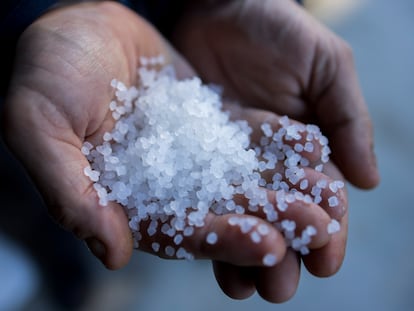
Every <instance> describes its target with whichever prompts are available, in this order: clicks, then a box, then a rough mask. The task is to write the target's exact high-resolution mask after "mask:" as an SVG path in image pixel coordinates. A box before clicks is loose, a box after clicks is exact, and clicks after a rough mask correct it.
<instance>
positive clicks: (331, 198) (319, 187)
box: [292, 168, 348, 220]
mask: <svg viewBox="0 0 414 311" xmlns="http://www.w3.org/2000/svg"><path fill="white" fill-rule="evenodd" d="M304 171H305V177H304V178H303V179H302V180H301V181H300V182H298V183H296V184H295V185H292V187H293V188H295V189H297V190H298V191H301V192H302V193H304V194H308V195H310V196H311V197H312V199H313V202H314V203H315V204H318V205H319V206H320V207H322V208H323V209H324V210H325V211H326V212H327V213H328V215H329V216H330V217H331V218H335V219H337V220H339V219H341V218H342V217H343V216H344V215H345V213H346V211H347V207H348V200H347V196H346V192H345V189H344V187H345V184H344V183H343V182H342V181H341V180H340V179H333V178H331V177H330V176H328V175H326V174H324V173H322V172H318V171H315V170H313V169H310V168H304Z"/></svg>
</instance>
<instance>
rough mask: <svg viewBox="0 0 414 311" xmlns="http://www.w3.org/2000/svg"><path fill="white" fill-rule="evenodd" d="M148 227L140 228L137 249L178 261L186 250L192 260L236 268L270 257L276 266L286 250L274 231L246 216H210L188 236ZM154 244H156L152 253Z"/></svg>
mask: <svg viewBox="0 0 414 311" xmlns="http://www.w3.org/2000/svg"><path fill="white" fill-rule="evenodd" d="M167 224H168V222H167ZM169 227H170V228H171V226H169ZM149 228H150V223H149V222H143V223H142V224H141V225H140V235H141V236H142V238H141V240H140V241H139V248H140V249H141V250H144V251H147V252H151V253H156V254H157V255H158V256H160V257H162V258H180V257H182V256H181V254H184V255H186V253H184V252H183V250H185V252H189V253H190V254H191V255H192V256H194V257H195V258H209V259H213V260H217V261H222V262H227V263H230V264H233V265H237V266H266V265H268V264H269V263H268V262H267V261H265V259H269V256H270V258H272V259H273V260H272V262H271V264H276V262H277V261H278V260H281V259H282V258H283V256H284V255H285V251H286V245H285V241H284V238H283V236H282V235H281V233H280V232H279V231H278V230H277V229H276V228H274V227H273V226H271V225H270V224H269V223H268V222H266V221H264V220H262V219H259V218H257V217H253V216H249V215H237V214H227V215H220V216H217V215H214V214H212V213H210V214H208V215H207V216H206V218H205V219H204V225H203V226H201V227H191V228H192V231H193V232H192V233H191V234H186V232H185V231H186V229H184V230H182V231H176V230H174V229H173V230H171V231H170V230H164V229H161V230H156V232H152V234H148V232H149V230H148V229H149ZM177 236H178V238H177ZM235 241H237V243H235ZM154 243H157V244H156V245H157V247H156V249H155V250H154V247H153V246H154ZM266 256H267V257H266ZM183 257H185V256H183Z"/></svg>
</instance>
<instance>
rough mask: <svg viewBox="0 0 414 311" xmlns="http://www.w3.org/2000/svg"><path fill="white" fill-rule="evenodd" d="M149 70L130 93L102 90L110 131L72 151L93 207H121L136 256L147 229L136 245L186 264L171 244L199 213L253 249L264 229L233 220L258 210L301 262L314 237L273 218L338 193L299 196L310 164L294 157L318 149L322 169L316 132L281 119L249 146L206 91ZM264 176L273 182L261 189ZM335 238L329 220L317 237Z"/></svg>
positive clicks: (325, 154)
mask: <svg viewBox="0 0 414 311" xmlns="http://www.w3.org/2000/svg"><path fill="white" fill-rule="evenodd" d="M142 63H143V64H144V65H146V64H150V65H157V66H158V65H162V58H150V59H147V58H143V59H142ZM150 65H146V66H142V67H140V68H139V69H138V74H139V78H140V83H139V87H138V88H137V87H135V86H132V87H126V86H125V85H124V84H123V83H122V82H120V81H117V80H113V81H112V82H111V85H112V86H113V87H114V88H116V98H115V99H114V101H112V102H111V103H110V104H109V109H110V110H111V111H112V116H113V118H114V119H115V120H116V123H115V127H114V128H113V130H112V131H111V132H107V133H105V134H104V136H103V143H102V144H101V145H99V146H93V145H92V144H90V143H89V142H85V143H84V145H83V146H82V152H83V154H84V155H85V156H86V157H87V159H88V161H89V163H90V166H88V167H86V168H85V170H84V173H85V174H86V175H87V176H88V177H89V178H90V179H91V180H92V181H93V182H94V187H95V189H96V191H97V194H98V197H99V201H100V204H101V205H106V204H107V203H108V201H114V202H117V203H119V204H121V205H122V206H124V208H125V211H126V213H127V215H128V217H129V220H130V222H129V226H130V228H131V230H132V232H133V234H134V239H135V242H136V245H135V246H136V247H139V242H140V240H141V239H142V236H143V232H141V230H144V228H143V226H140V225H141V224H142V222H143V221H145V222H146V224H148V223H149V225H146V226H145V230H146V232H145V235H147V236H153V235H154V234H156V233H158V234H159V233H162V234H165V235H168V236H169V237H171V241H173V243H172V245H167V246H165V245H163V248H164V249H163V250H162V251H163V252H164V253H165V254H166V255H168V256H171V257H177V258H187V259H191V258H192V254H191V253H190V252H188V251H187V250H185V249H184V248H183V247H180V244H181V242H182V241H183V239H184V238H185V237H188V236H191V235H192V233H193V231H194V228H195V227H201V226H203V225H204V220H205V217H206V215H207V214H208V213H214V214H216V215H223V214H228V213H231V214H234V215H233V216H232V217H230V218H229V225H231V226H239V227H240V230H241V231H242V232H243V233H246V234H249V235H250V237H251V239H252V241H253V242H255V243H260V241H261V239H262V236H265V235H266V234H267V233H268V230H269V228H268V227H267V226H256V225H257V221H255V219H254V218H243V217H240V216H239V215H240V214H244V213H249V212H255V211H258V210H259V209H260V210H262V211H263V212H264V214H265V215H266V218H267V221H268V222H269V223H270V224H272V225H274V226H275V227H276V228H278V229H279V230H280V231H281V232H282V233H283V234H284V236H285V239H286V242H287V244H288V245H289V246H290V247H292V248H293V249H295V250H297V251H299V252H301V253H302V254H307V253H308V252H309V249H308V248H307V245H308V244H309V242H310V241H311V237H312V236H313V235H315V234H316V229H315V228H314V227H313V226H311V225H309V226H307V227H306V228H305V229H304V230H303V231H302V232H301V234H300V235H299V236H297V235H295V232H296V224H295V222H294V221H293V220H286V219H285V220H279V218H278V211H285V210H286V209H287V208H288V205H289V203H292V202H294V201H304V202H306V203H311V202H314V203H316V204H319V203H320V202H321V201H322V197H321V192H322V189H323V188H325V187H329V188H330V189H331V191H332V193H333V194H334V193H336V192H337V191H338V189H340V188H342V187H343V186H344V184H343V182H341V181H335V182H331V183H329V184H327V181H326V180H320V181H319V182H318V183H317V185H315V186H313V188H312V191H309V190H308V191H306V193H305V192H302V191H301V190H305V189H308V187H310V185H309V182H308V180H307V179H306V175H305V171H304V169H303V168H304V167H307V166H310V161H309V160H308V159H307V158H306V157H304V156H303V155H301V154H302V153H303V152H302V151H307V152H312V151H313V149H314V147H315V146H314V143H319V144H320V149H321V158H320V161H319V162H318V163H317V164H314V166H313V168H314V169H315V170H317V171H322V169H323V164H324V163H326V162H328V160H329V153H330V150H329V147H328V140H327V139H326V137H324V136H323V135H322V134H321V132H320V130H319V128H318V127H317V126H315V125H298V124H296V123H295V124H293V123H291V122H290V120H289V119H288V118H287V117H283V118H281V120H280V128H279V129H278V130H277V131H275V132H274V131H273V130H272V127H271V125H270V124H268V123H263V124H262V126H261V129H262V132H263V137H262V139H261V140H260V142H258V143H256V144H254V143H253V142H252V141H251V140H250V134H251V131H252V130H251V128H250V127H249V125H248V123H247V122H246V121H243V120H240V121H231V120H230V118H229V113H228V112H224V111H223V110H222V102H221V96H220V94H219V93H218V92H217V91H216V90H214V89H213V88H211V87H209V86H207V85H203V83H202V82H201V80H200V79H199V78H197V77H194V78H191V79H185V80H178V79H177V78H176V77H175V74H174V70H173V69H172V67H169V66H165V67H163V69H161V70H155V69H151V68H152V67H151V66H150ZM304 140H306V142H305V143H304V144H303V143H301V142H303V141H304ZM287 141H290V142H292V141H296V143H295V144H292V143H290V144H286V142H287ZM291 146H294V147H291ZM312 163H314V162H312ZM276 164H278V167H277V172H276V170H275V168H276ZM280 164H282V165H280ZM265 171H270V172H276V173H274V174H273V175H272V176H273V178H272V179H271V180H266V179H265V178H264V177H263V176H264V174H262V173H263V172H265ZM290 185H294V186H295V187H291V186H290ZM268 189H270V190H273V191H274V192H273V193H274V195H275V196H276V202H277V204H276V206H274V204H271V203H270V202H269V198H268V193H269V192H268V191H267V190H268ZM309 192H310V194H309ZM240 195H242V196H244V197H245V198H246V204H244V205H245V206H242V205H239V204H238V203H237V200H234V199H235V196H240ZM336 205H338V198H337V197H336V196H335V195H333V196H331V197H330V198H329V206H336ZM253 228H256V229H255V230H253ZM339 229H340V228H339V223H338V222H337V221H336V220H332V222H331V223H330V224H329V226H328V228H327V230H328V232H329V233H334V232H336V231H338V230H339ZM217 238H218V237H217V234H216V233H215V232H211V233H209V234H208V235H207V238H206V243H210V244H214V243H216V242H217ZM152 248H153V251H154V252H158V251H160V244H159V243H158V242H154V243H153V244H152ZM274 261H275V258H273V257H272V255H271V254H269V255H268V256H265V258H263V262H264V263H265V264H268V265H271V264H273V262H274Z"/></svg>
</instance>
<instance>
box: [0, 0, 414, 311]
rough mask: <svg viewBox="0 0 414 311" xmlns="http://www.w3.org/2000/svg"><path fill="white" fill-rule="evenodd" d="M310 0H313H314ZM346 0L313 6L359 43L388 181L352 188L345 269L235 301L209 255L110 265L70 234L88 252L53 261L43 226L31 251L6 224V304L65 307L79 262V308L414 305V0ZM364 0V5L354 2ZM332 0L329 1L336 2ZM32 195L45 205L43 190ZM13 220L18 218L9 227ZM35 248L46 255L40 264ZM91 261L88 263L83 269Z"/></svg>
mask: <svg viewBox="0 0 414 311" xmlns="http://www.w3.org/2000/svg"><path fill="white" fill-rule="evenodd" d="M315 1H316V0H313V4H315V3H316V2H315ZM310 2H312V0H308V1H307V3H308V4H310ZM334 2H335V3H336V5H335V6H333V4H332V3H334ZM340 3H342V4H343V3H345V0H343V1H331V2H330V3H329V2H326V1H322V0H319V4H322V5H324V8H325V9H322V6H319V7H315V6H314V7H312V12H314V13H315V14H316V15H317V16H318V17H319V18H321V20H322V21H323V22H325V23H327V24H328V25H329V27H331V28H332V29H333V30H334V31H335V32H336V33H338V34H339V35H340V36H342V37H343V38H344V39H345V40H346V41H348V42H349V43H350V45H351V46H352V47H353V49H354V55H355V61H356V66H357V69H358V72H359V77H360V82H361V85H362V88H363V92H364V94H365V97H366V100H367V103H368V107H369V109H370V112H371V115H372V118H373V121H374V128H375V141H376V146H375V149H376V152H377V156H378V164H379V167H380V171H381V177H382V182H381V184H380V186H379V187H378V188H377V189H375V190H372V191H361V190H357V189H354V188H352V187H351V188H350V229H349V240H348V251H347V256H346V259H345V262H344V264H343V267H342V269H341V270H340V271H339V272H338V274H336V275H335V276H334V277H331V278H327V279H318V278H315V277H313V276H310V275H309V274H307V273H306V272H305V271H303V277H302V279H301V283H300V286H299V289H298V292H297V294H296V295H295V296H294V297H293V299H292V300H291V301H289V302H287V303H284V304H281V305H278V306H275V305H272V304H269V303H266V302H264V301H262V300H261V299H260V298H258V297H257V296H253V297H252V298H250V299H248V300H243V301H235V300H231V299H229V298H227V297H226V296H225V295H223V294H222V293H221V291H220V290H219V288H218V286H217V285H216V283H215V280H214V277H213V274H212V271H211V267H210V265H209V263H208V262H207V261H197V262H177V261H165V260H161V259H157V258H155V257H152V256H148V255H145V254H141V253H138V252H137V253H135V254H134V258H133V260H132V261H131V263H130V264H129V265H128V266H127V267H126V268H124V269H122V270H120V271H116V272H110V271H106V270H104V269H103V268H102V267H101V266H100V264H99V263H97V262H95V261H94V260H90V259H91V258H90V257H88V252H87V250H86V249H85V248H83V247H79V245H77V244H76V243H74V241H73V240H72V239H71V238H70V237H68V236H66V235H64V234H63V233H61V234H62V235H63V237H62V238H64V239H66V240H65V241H67V243H65V247H67V250H68V252H69V251H70V250H76V251H77V252H78V254H81V256H80V257H78V256H75V255H73V254H71V253H69V254H66V253H64V254H60V253H59V252H54V256H56V257H55V258H67V259H68V260H67V261H69V263H68V262H66V263H65V262H62V263H60V265H56V266H53V265H52V264H51V263H50V262H48V261H47V258H46V259H45V258H40V259H39V255H38V253H39V252H33V248H34V249H35V250H36V249H37V248H38V247H41V246H39V241H41V240H40V238H41V235H39V236H38V237H37V239H38V240H39V241H37V240H36V236H37V235H36V234H33V233H34V232H36V230H38V229H39V228H36V227H30V225H26V226H25V227H24V228H25V229H24V234H22V233H20V236H19V239H18V240H19V241H25V242H24V243H20V244H16V245H32V244H31V242H30V241H31V239H32V238H33V239H34V240H35V241H37V242H36V243H38V244H35V245H36V247H31V248H32V249H30V247H28V248H29V251H27V252H26V250H27V247H26V248H24V249H23V252H22V250H21V249H19V248H16V245H14V244H10V242H9V241H7V240H4V239H3V237H2V236H3V235H4V236H5V237H6V235H5V234H2V232H3V231H2V229H0V238H1V239H0V262H1V265H0V311H22V310H24V311H37V310H39V311H40V310H42V311H49V310H51V311H60V310H59V309H58V308H57V307H56V305H55V304H54V303H53V301H52V300H51V299H50V293H51V292H52V289H53V288H56V286H62V291H70V288H71V287H70V286H69V285H71V284H72V283H71V282H73V284H75V285H73V284H72V285H73V286H78V287H77V288H80V289H82V288H84V289H85V292H87V293H89V292H88V291H87V290H86V289H87V288H89V287H87V284H88V283H87V282H86V281H85V282H81V284H82V285H83V287H82V286H79V285H76V284H77V283H76V282H77V280H70V278H69V277H68V275H67V274H68V273H67V274H66V275H64V274H63V275H59V274H57V275H56V273H58V272H59V271H61V270H66V269H67V267H70V266H71V265H72V266H71V269H72V270H70V271H74V272H72V273H70V274H71V275H76V274H81V275H83V276H85V280H86V279H90V280H92V281H93V283H92V284H91V287H90V288H91V289H92V291H91V292H90V296H88V297H87V302H86V304H85V305H84V306H83V308H76V309H75V308H74V307H73V308H72V310H76V311H83V310H85V311H86V310H88V311H89V310H92V311H94V310H100V311H112V310H122V311H129V310H131V311H132V310H199V311H203V310H206V311H207V310H230V309H231V310H236V309H237V310H240V311H243V310H252V309H260V310H275V309H276V308H277V310H280V311H289V310H300V309H304V308H308V309H310V310H331V309H334V310H336V311H342V310H343V311H345V310H347V311H348V310H376V311H389V310H396V311H411V310H414V295H413V294H414V292H413V291H414V290H413V289H414V261H413V259H412V258H413V255H414V228H413V226H412V219H414V209H413V208H412V204H413V203H412V202H411V200H410V199H411V195H412V185H413V183H412V182H411V173H412V172H413V168H412V167H411V161H412V159H413V154H414V139H413V133H414V122H413V117H414V105H413V104H412V88H413V86H414V85H413V82H414V79H413V78H412V76H413V74H412V70H414V57H413V55H414V38H413V36H412V34H411V31H412V30H413V29H414V2H412V1H409V0H396V1H386V0H377V1H373V0H365V1H362V2H357V1H351V2H348V3H351V5H352V6H341V5H342V4H340ZM356 3H358V6H354V4H356ZM326 5H328V6H329V5H330V10H327V9H326ZM338 7H339V8H341V9H340V10H338V9H337V8H338ZM341 10H342V11H341ZM329 12H331V14H330V13H329ZM341 12H346V13H347V14H343V13H341ZM6 166H8V164H7V165H6ZM410 172H411V173H410ZM1 173H2V175H1V177H2V179H3V177H4V176H8V175H4V174H9V173H10V170H9V169H8V167H6V168H5V167H2V170H1ZM25 185H26V184H25ZM18 186H19V184H18V183H16V187H15V188H11V189H10V188H4V183H3V182H2V189H0V195H1V197H2V201H1V202H2V203H1V205H2V209H3V208H4V205H3V204H9V205H10V206H11V207H12V209H11V210H15V209H18V208H19V207H20V205H19V204H28V201H29V202H30V200H29V199H30V198H31V196H27V195H26V194H25V193H20V192H19V190H17V189H20V188H18ZM26 187H27V185H26ZM22 195H23V196H25V198H22ZM3 198H6V199H7V200H6V199H4V200H3ZM24 199H25V200H24ZM22 200H23V201H22ZM33 200H34V201H35V202H36V204H38V205H41V203H39V201H38V199H36V196H35V194H33ZM40 208H41V207H40ZM1 217H5V216H3V215H1ZM3 220H4V219H3ZM2 222H5V223H7V222H6V221H2ZM6 227H7V226H6ZM10 227H13V226H9V227H7V228H10ZM0 228H1V226H0ZM57 231H59V230H57ZM54 234H56V235H58V234H59V233H57V232H55V233H54ZM72 243H73V244H75V245H72ZM52 244H53V243H52ZM55 247H56V245H55ZM52 253H53V252H52ZM29 254H30V257H29ZM33 254H35V255H37V257H36V256H35V258H37V259H36V260H32V261H33V263H32V262H31V261H30V260H31V258H32V257H33V256H34V255H33ZM59 256H61V257H59ZM71 256H73V257H71ZM39 263H43V265H46V266H48V267H49V269H48V271H47V273H49V274H52V275H55V277H49V278H47V279H45V280H46V282H44V281H43V278H41V277H40V275H42V274H41V271H44V269H43V270H39V269H38V268H37V267H38V265H39ZM85 267H86V270H87V271H84V269H85ZM46 270H47V269H46ZM13 271H14V272H15V273H13ZM86 276H90V278H87V277H86ZM59 279H60V280H61V282H60V283H59V282H58V280H59ZM78 281H79V280H78ZM65 285H66V286H67V287H65ZM69 294H70V293H69V292H68V297H61V298H60V299H61V301H67V300H70V299H75V298H73V297H78V296H77V295H76V294H73V293H72V294H73V295H72V294H71V295H69ZM71 297H72V298H71ZM22 305H24V307H22ZM69 307H70V304H69V303H68V309H70V308H69Z"/></svg>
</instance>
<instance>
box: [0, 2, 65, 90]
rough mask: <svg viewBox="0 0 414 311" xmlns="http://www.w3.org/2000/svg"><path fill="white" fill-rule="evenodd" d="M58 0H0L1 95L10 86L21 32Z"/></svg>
mask: <svg viewBox="0 0 414 311" xmlns="http://www.w3.org/2000/svg"><path fill="white" fill-rule="evenodd" d="M56 2H57V1H56V0H37V1H35V0H2V1H0V42H1V46H2V57H1V58H0V68H1V70H0V96H4V95H5V92H6V89H7V86H8V82H9V78H10V74H11V70H12V65H13V60H14V54H15V49H16V43H17V40H18V38H19V36H20V34H21V33H22V32H23V30H25V29H26V27H27V26H29V25H30V24H31V23H32V22H33V21H34V20H35V19H36V18H37V17H39V16H40V15H42V14H43V13H44V12H45V11H46V10H47V9H49V8H50V7H51V6H52V5H54V4H55V3H56Z"/></svg>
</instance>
